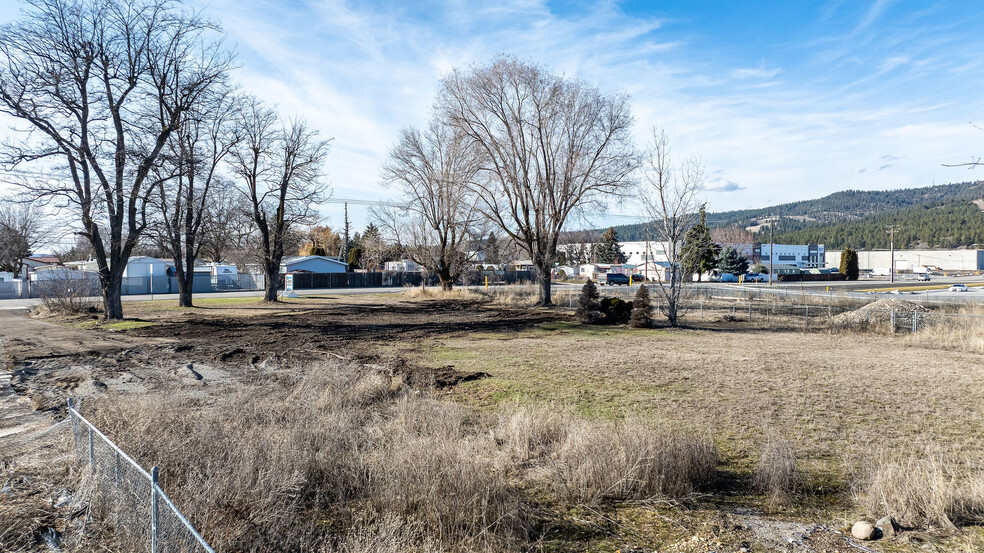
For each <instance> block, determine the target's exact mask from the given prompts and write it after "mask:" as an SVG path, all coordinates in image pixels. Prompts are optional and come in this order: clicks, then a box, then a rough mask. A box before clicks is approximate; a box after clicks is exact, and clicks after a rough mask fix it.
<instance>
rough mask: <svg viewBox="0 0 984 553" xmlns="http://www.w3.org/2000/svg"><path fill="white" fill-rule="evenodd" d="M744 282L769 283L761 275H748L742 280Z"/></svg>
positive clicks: (767, 278) (767, 279)
mask: <svg viewBox="0 0 984 553" xmlns="http://www.w3.org/2000/svg"><path fill="white" fill-rule="evenodd" d="M744 281H745V282H769V277H767V276H765V275H763V274H762V273H748V274H747V275H745V278H744Z"/></svg>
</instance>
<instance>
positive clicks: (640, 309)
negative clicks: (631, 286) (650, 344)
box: [629, 284, 653, 328]
mask: <svg viewBox="0 0 984 553" xmlns="http://www.w3.org/2000/svg"><path fill="white" fill-rule="evenodd" d="M652 324H653V304H652V300H651V298H650V296H649V290H647V289H646V285H645V284H641V285H639V291H638V292H636V295H635V299H634V300H633V301H632V318H630V319H629V326H631V327H632V328H649V327H650V326H652Z"/></svg>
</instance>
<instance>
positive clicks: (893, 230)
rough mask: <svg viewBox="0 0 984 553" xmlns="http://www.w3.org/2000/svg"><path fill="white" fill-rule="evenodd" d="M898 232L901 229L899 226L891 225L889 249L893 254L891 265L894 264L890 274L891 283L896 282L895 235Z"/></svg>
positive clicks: (889, 228) (889, 229)
mask: <svg viewBox="0 0 984 553" xmlns="http://www.w3.org/2000/svg"><path fill="white" fill-rule="evenodd" d="M898 230H899V227H898V226H897V225H890V226H889V227H888V234H889V236H890V237H891V238H889V248H890V252H891V254H890V255H891V263H892V267H891V269H889V272H890V273H891V275H890V277H889V278H890V279H891V282H895V233H896V232H897V231H898Z"/></svg>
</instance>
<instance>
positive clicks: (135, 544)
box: [68, 400, 215, 553]
mask: <svg viewBox="0 0 984 553" xmlns="http://www.w3.org/2000/svg"><path fill="white" fill-rule="evenodd" d="M68 415H69V417H70V419H71V422H72V434H73V437H74V439H75V451H76V455H77V458H78V459H79V462H80V463H81V464H82V465H83V466H84V467H85V468H86V469H87V472H86V476H85V478H86V483H87V484H88V485H89V487H90V489H91V491H92V496H91V500H90V509H91V512H92V514H93V515H94V516H96V517H98V518H99V519H100V520H102V521H105V522H107V523H108V524H109V525H110V526H111V527H112V528H113V529H114V531H115V533H116V534H117V535H118V537H119V538H121V539H124V540H126V541H128V542H129V543H130V544H132V548H131V550H132V551H149V552H150V553H215V552H214V551H213V550H212V548H211V547H209V545H208V543H206V542H205V540H204V539H202V537H201V535H199V533H198V532H197V531H195V528H194V527H193V526H192V525H191V523H190V522H188V520H187V519H186V518H185V517H184V516H183V515H182V514H181V512H180V511H178V508H177V507H175V505H174V503H173V502H172V501H171V499H170V498H168V497H167V495H166V494H165V493H164V491H163V490H161V488H160V486H159V485H158V468H157V467H153V468H152V469H151V470H150V472H148V471H146V470H144V469H143V468H141V467H140V465H139V464H137V462H136V461H134V460H133V459H132V458H130V456H129V455H127V454H126V453H125V452H124V451H123V450H122V449H120V448H119V447H118V446H117V445H116V444H114V443H113V442H112V440H110V439H109V438H107V437H106V436H105V435H104V434H103V433H102V432H100V431H99V429H98V428H96V427H95V426H94V425H93V424H92V423H90V422H89V421H88V420H86V419H85V417H83V416H82V415H81V414H80V413H79V412H78V411H77V410H76V409H75V405H74V403H73V402H72V400H69V402H68Z"/></svg>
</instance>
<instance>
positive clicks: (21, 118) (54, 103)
mask: <svg viewBox="0 0 984 553" xmlns="http://www.w3.org/2000/svg"><path fill="white" fill-rule="evenodd" d="M215 31H217V28H216V27H215V26H214V25H212V24H211V23H209V22H208V21H205V20H203V19H202V18H200V17H199V16H198V15H196V14H194V13H189V12H187V11H182V10H179V9H178V7H177V6H175V5H174V4H173V3H172V2H170V1H168V0H132V1H124V0H84V1H83V0H33V1H32V2H30V3H29V4H28V9H27V11H26V12H25V15H24V17H23V18H22V19H21V20H19V21H17V22H15V23H13V24H9V25H5V26H3V27H2V28H0V111H2V112H3V113H5V114H7V115H9V116H11V117H13V118H14V119H15V120H16V121H18V122H20V123H22V124H23V127H20V129H19V130H22V131H23V140H20V141H17V142H9V143H7V144H5V145H4V146H3V148H2V154H3V161H4V162H5V163H6V165H7V166H8V167H16V166H19V165H22V164H29V163H34V164H40V165H42V166H43V167H44V168H46V169H53V170H57V171H59V172H63V173H66V174H67V175H68V176H69V178H68V179H66V180H40V179H39V180H37V181H35V182H32V183H31V187H30V188H29V189H26V190H25V191H26V192H27V193H30V194H32V195H34V196H35V197H38V198H44V199H46V200H48V201H52V202H55V203H56V204H59V205H60V206H61V207H66V208H70V209H72V210H73V211H74V212H75V213H76V215H77V216H78V218H79V223H80V226H81V234H82V235H83V236H85V237H86V238H87V239H88V240H89V241H90V243H91V244H92V248H93V253H94V257H95V260H96V263H97V265H98V272H99V279H100V284H101V288H102V296H103V306H104V309H105V313H104V316H105V317H106V318H109V319H120V318H122V317H123V305H122V302H121V298H120V293H121V285H122V279H123V271H124V269H125V268H126V264H127V260H128V259H129V257H130V254H131V252H132V251H133V249H134V247H135V246H136V245H137V242H138V240H139V238H140V235H141V234H142V233H143V232H144V229H145V228H146V225H147V207H148V199H149V197H150V195H151V194H152V193H153V190H154V187H155V184H156V179H154V178H153V176H152V175H151V174H150V172H151V169H152V168H153V166H154V165H155V164H156V163H157V161H158V158H159V156H160V154H161V152H162V151H163V150H164V148H165V146H166V144H167V142H168V140H169V138H170V136H171V134H172V133H173V132H175V131H176V130H177V129H178V128H179V127H180V124H181V122H182V120H183V119H184V117H185V114H186V113H187V112H188V111H189V110H190V109H192V107H194V106H195V105H196V104H197V103H198V102H199V101H200V99H201V97H202V95H203V94H205V93H206V91H208V90H209V89H210V88H211V87H212V86H213V85H215V84H216V83H218V82H220V81H221V80H222V79H223V78H224V75H225V73H226V71H227V69H228V68H229V66H230V64H231V59H232V55H231V54H230V53H228V52H227V51H226V50H224V48H223V47H222V45H221V42H220V41H219V40H217V39H215V38H214V32H215ZM35 166H37V165H35ZM102 229H105V231H107V232H108V236H103V230H102Z"/></svg>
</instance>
